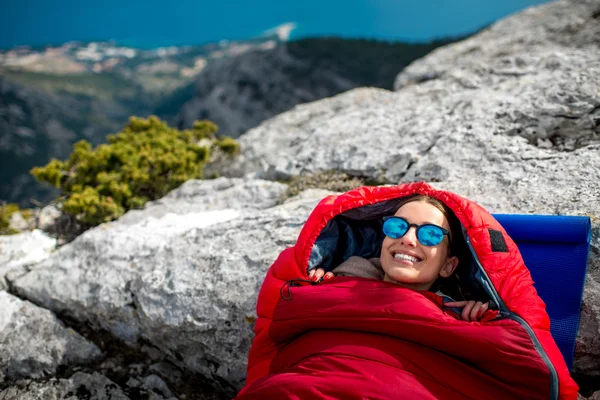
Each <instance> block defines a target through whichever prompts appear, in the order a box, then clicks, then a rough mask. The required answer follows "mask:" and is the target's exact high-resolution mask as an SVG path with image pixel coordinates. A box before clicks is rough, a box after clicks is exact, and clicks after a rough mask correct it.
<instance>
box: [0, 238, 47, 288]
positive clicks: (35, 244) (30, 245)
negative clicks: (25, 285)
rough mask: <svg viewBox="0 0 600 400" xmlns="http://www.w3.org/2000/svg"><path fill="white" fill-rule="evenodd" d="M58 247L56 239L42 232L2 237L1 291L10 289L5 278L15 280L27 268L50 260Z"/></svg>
mask: <svg viewBox="0 0 600 400" xmlns="http://www.w3.org/2000/svg"><path fill="white" fill-rule="evenodd" d="M55 247H56V239H53V238H50V237H48V236H47V235H45V234H44V233H43V232H42V231H40V230H37V229H36V230H34V231H31V232H25V233H20V234H17V235H9V236H0V290H4V289H6V288H8V283H7V282H6V280H5V277H9V278H10V279H14V278H16V277H17V276H19V275H22V274H23V273H25V272H26V271H27V267H28V266H30V265H33V264H35V263H38V262H40V261H42V260H45V259H46V258H48V256H49V255H50V253H51V252H52V251H53V250H54V248H55Z"/></svg>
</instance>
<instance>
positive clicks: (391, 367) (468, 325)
mask: <svg viewBox="0 0 600 400" xmlns="http://www.w3.org/2000/svg"><path fill="white" fill-rule="evenodd" d="M417 193H418V194H424V195H427V196H430V197H434V198H437V199H438V200H440V201H442V202H443V203H445V204H446V205H447V206H448V207H449V208H450V209H451V210H452V211H453V212H454V213H455V214H456V216H457V218H458V219H459V221H460V222H461V224H462V226H463V233H464V237H465V241H466V243H467V244H468V248H469V249H470V257H472V259H471V260H470V267H469V268H470V269H471V270H470V271H469V276H470V277H471V279H472V281H473V282H474V283H473V285H475V286H477V287H478V288H479V290H480V292H481V293H484V295H485V296H488V297H487V298H488V299H489V300H490V301H491V302H493V303H494V305H495V308H496V313H495V314H494V315H495V318H487V321H485V322H482V321H479V322H467V321H463V320H460V319H458V318H456V314H454V313H453V312H451V311H448V310H445V309H444V308H443V307H442V306H441V303H440V302H439V301H436V299H435V297H437V296H436V295H434V294H432V293H430V292H421V291H415V290H412V289H408V288H404V287H401V286H398V285H396V284H393V283H388V282H384V281H379V280H373V279H366V278H357V277H334V278H332V279H331V280H328V281H325V282H323V283H320V284H318V285H308V284H298V283H295V282H294V280H296V282H301V281H299V280H302V279H307V276H308V265H309V260H310V259H311V254H312V252H313V247H314V246H315V242H317V241H320V240H321V239H323V238H324V237H325V236H326V235H325V233H326V232H327V235H329V236H327V238H324V239H323V240H324V241H323V243H326V241H325V239H327V240H328V242H327V243H332V236H331V234H330V232H336V233H335V235H338V236H339V237H338V236H335V235H334V236H333V242H335V243H337V244H334V251H338V253H336V254H338V256H336V257H338V258H339V257H340V254H343V256H342V259H346V258H347V257H348V255H352V254H348V253H347V252H346V253H344V251H345V250H344V249H341V250H340V249H339V248H337V249H336V248H335V246H337V247H340V248H341V247H342V244H344V243H345V242H344V240H343V237H346V239H348V237H350V239H352V238H351V236H352V235H353V232H354V231H356V229H355V227H357V226H361V224H362V225H365V226H368V225H369V224H371V225H373V224H375V221H379V220H380V219H381V217H382V216H383V215H384V214H387V215H391V214H393V212H394V211H390V210H393V205H394V202H395V201H396V200H397V199H399V198H401V197H404V196H407V195H410V194H417ZM336 223H337V224H339V226H342V224H343V229H338V230H335V229H332V228H331V227H332V226H334V225H335V224H336ZM336 229H337V228H336ZM338 231H339V232H338ZM375 231H376V229H374V230H373V232H375ZM364 232H366V231H360V234H361V235H363V233H364ZM336 241H337V242H336ZM347 241H348V243H350V242H351V241H350V240H347ZM319 243H320V242H319ZM352 243H354V242H352ZM379 244H380V243H379ZM344 246H345V244H344ZM373 246H377V244H374V245H373ZM354 247H356V246H354ZM363 247H364V246H363ZM359 250H360V249H359ZM363 250H364V249H363ZM352 251H355V250H352ZM357 251H358V250H357ZM361 251H362V250H361ZM353 255H357V254H353ZM358 255H361V256H365V255H366V253H364V251H363V253H361V254H358ZM370 256H372V254H371V255H370ZM336 257H334V258H336ZM257 315H258V319H257V321H256V325H255V328H254V331H255V337H254V340H253V342H252V347H251V349H250V354H249V360H248V377H247V381H246V386H245V387H244V388H243V389H242V390H241V391H240V393H239V394H238V396H237V399H238V400H248V399H260V400H266V399H303V400H304V399H576V398H577V390H578V387H577V384H576V383H575V382H574V381H573V380H572V378H571V377H570V375H569V371H568V369H567V367H566V364H565V362H564V360H563V358H562V355H561V353H560V351H559V350H558V348H557V346H556V344H555V342H554V340H553V338H552V336H551V335H550V321H549V318H548V315H547V314H546V311H545V305H544V303H543V301H542V300H541V299H540V297H539V296H538V295H537V293H536V290H535V288H534V287H533V281H532V279H531V276H530V274H529V271H528V270H527V268H526V267H525V265H524V263H523V259H522V257H521V255H520V253H519V251H518V249H517V247H516V245H515V244H514V242H513V241H512V240H511V239H510V238H509V237H508V236H507V235H506V233H505V231H504V229H503V228H502V227H501V225H500V224H499V223H498V222H497V221H496V220H495V219H494V218H493V217H492V216H491V215H490V214H489V213H488V212H487V211H485V210H484V209H483V208H481V207H480V206H478V205H477V204H475V203H473V202H471V201H469V200H466V199H464V198H462V197H460V196H458V195H456V194H453V193H449V192H444V191H438V190H435V189H433V188H432V187H431V186H429V185H427V184H425V183H413V184H406V185H398V186H382V187H363V188H359V189H356V190H353V191H350V192H348V193H345V194H342V195H339V196H329V197H327V198H325V199H323V200H322V201H321V202H320V203H319V205H318V206H317V207H316V208H315V210H314V211H313V212H312V214H311V215H310V217H309V218H308V220H307V222H306V224H305V226H304V228H303V229H302V231H301V233H300V235H299V238H298V241H297V243H296V245H295V246H294V247H292V248H288V249H286V250H284V251H283V252H282V253H281V254H280V256H279V257H278V259H277V260H276V261H275V263H274V264H273V265H272V266H271V268H270V269H269V271H268V272H267V276H266V278H265V280H264V283H263V285H262V288H261V291H260V293H259V297H258V304H257Z"/></svg>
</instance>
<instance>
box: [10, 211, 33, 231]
mask: <svg viewBox="0 0 600 400" xmlns="http://www.w3.org/2000/svg"><path fill="white" fill-rule="evenodd" d="M8 224H9V227H10V228H11V229H14V230H15V231H17V232H23V231H26V230H28V229H31V222H30V221H27V220H26V219H25V217H24V216H23V214H21V213H20V212H15V213H12V214H11V216H10V219H9V221H8Z"/></svg>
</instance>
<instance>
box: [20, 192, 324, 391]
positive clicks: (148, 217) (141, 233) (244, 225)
mask: <svg viewBox="0 0 600 400" xmlns="http://www.w3.org/2000/svg"><path fill="white" fill-rule="evenodd" d="M220 182H221V183H222V184H223V187H225V188H226V189H224V190H223V192H221V191H216V190H214V189H215V184H216V182H211V181H202V182H196V183H190V184H189V185H187V186H185V187H183V188H182V189H181V191H177V190H176V191H175V192H174V193H171V194H170V195H169V196H170V198H171V199H176V198H178V199H185V200H182V201H185V202H188V203H189V204H190V206H189V207H190V208H188V209H187V210H186V209H185V207H182V208H181V209H179V211H180V212H185V213H184V214H174V213H171V212H167V211H174V209H170V208H169V207H168V206H166V205H165V204H159V203H155V204H154V205H151V206H149V207H148V208H147V209H146V210H144V211H141V212H138V213H137V215H136V216H135V218H133V217H132V218H129V219H128V218H124V221H125V222H121V221H120V220H119V221H117V222H113V223H109V224H104V225H101V226H99V227H97V228H95V229H92V230H90V231H88V232H86V233H84V234H83V235H81V236H80V237H78V238H77V239H76V240H75V241H73V242H72V243H70V244H68V245H65V246H64V247H62V248H61V249H60V250H59V251H58V252H57V253H55V254H54V255H53V256H51V257H50V258H49V259H47V260H46V261H44V262H42V263H40V264H38V265H36V266H35V268H34V269H32V270H31V272H29V273H28V274H27V275H25V276H23V277H21V278H19V279H17V280H16V281H15V282H14V283H13V287H14V288H15V290H17V291H18V293H19V294H20V295H22V296H25V297H26V298H29V299H31V300H32V301H35V302H36V303H37V304H42V305H44V306H45V307H47V308H49V309H51V310H54V311H56V312H61V313H65V314H67V315H69V316H70V317H72V318H74V319H76V320H78V321H81V322H86V323H87V324H89V325H91V326H93V327H96V328H97V329H100V328H101V329H104V330H107V331H109V332H111V333H112V334H113V335H114V336H116V337H117V338H119V339H121V340H122V341H124V342H126V343H128V344H129V345H131V346H134V347H139V345H140V342H144V343H151V344H152V345H153V346H154V347H156V348H158V349H160V350H161V351H162V352H163V354H164V355H165V356H166V357H167V358H168V359H169V360H170V361H172V362H173V363H174V364H176V365H178V366H180V367H182V368H184V369H185V370H186V371H188V372H193V373H201V374H202V375H204V376H206V377H209V378H212V379H216V380H218V381H219V382H225V385H229V388H230V389H231V388H235V389H239V388H240V387H241V385H242V384H243V381H244V379H245V371H246V357H247V352H248V350H249V347H250V341H251V337H252V324H251V322H252V321H253V319H254V317H255V303H256V296H257V292H258V289H259V287H260V285H261V283H262V280H263V277H264V274H265V272H266V270H267V269H268V267H269V266H270V264H271V263H272V262H273V260H274V259H275V258H276V257H277V255H278V253H279V252H280V251H281V250H282V249H283V248H285V247H286V246H289V245H291V244H293V243H294V242H295V240H296V238H297V235H298V232H299V230H300V228H301V227H302V225H303V223H304V221H305V220H306V218H307V216H308V214H309V212H310V211H311V210H312V208H313V207H314V206H315V205H316V203H317V202H318V201H319V200H320V199H321V198H322V197H324V196H325V195H326V194H327V192H325V191H311V192H307V193H304V194H303V196H299V197H297V198H293V199H290V200H289V201H287V202H285V203H284V204H282V205H279V206H271V207H270V208H266V209H264V207H266V206H267V205H268V204H274V201H273V199H271V200H270V199H269V196H267V197H266V198H264V199H263V200H259V198H258V197H257V198H255V199H254V198H253V197H252V196H253V194H252V193H253V191H254V190H258V191H259V192H260V190H267V188H268V187H271V188H272V189H273V188H274V190H275V192H276V193H279V192H278V190H280V189H281V187H280V186H284V185H280V184H276V183H269V182H264V181H243V180H232V181H229V180H220ZM207 188H208V189H207ZM259 189H260V190H259ZM244 192H247V193H246V194H243V193H244ZM192 193H195V195H194V194H192ZM210 193H213V194H214V196H215V197H214V198H213V199H212V200H209V199H207V198H206V197H207V196H210ZM227 193H229V194H230V195H231V196H229V195H228V194H227ZM220 196H222V199H221V200H219V198H220ZM233 196H237V197H233ZM261 196H262V195H261ZM226 198H228V199H226ZM194 203H195V204H196V205H195V206H194V207H192V206H191V204H194ZM203 204H204V205H203ZM203 207H204V208H203ZM220 207H235V208H226V209H220ZM257 208H258V209H257ZM202 209H204V210H207V209H208V210H210V211H201V210H202ZM186 211H187V212H186ZM142 339H143V340H142Z"/></svg>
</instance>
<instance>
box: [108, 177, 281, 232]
mask: <svg viewBox="0 0 600 400" xmlns="http://www.w3.org/2000/svg"><path fill="white" fill-rule="evenodd" d="M286 191H287V185H284V184H281V183H278V182H270V181H264V180H244V179H228V178H218V179H213V180H204V181H199V180H190V181H187V182H186V183H184V184H183V185H181V186H180V187H179V188H177V189H176V190H173V191H171V192H170V193H169V194H167V195H166V196H165V197H163V198H161V199H159V200H156V201H152V202H148V203H146V205H145V206H144V209H143V210H132V211H129V212H128V213H127V214H125V215H124V216H123V217H121V218H120V219H119V223H120V224H132V223H137V222H139V221H140V220H143V219H147V218H148V217H154V218H161V217H163V216H165V215H166V214H178V215H183V214H189V213H194V212H203V211H211V210H224V209H244V208H255V209H264V208H269V207H273V206H274V205H276V204H278V203H279V202H280V201H281V199H282V198H283V197H284V195H285V192H286Z"/></svg>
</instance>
